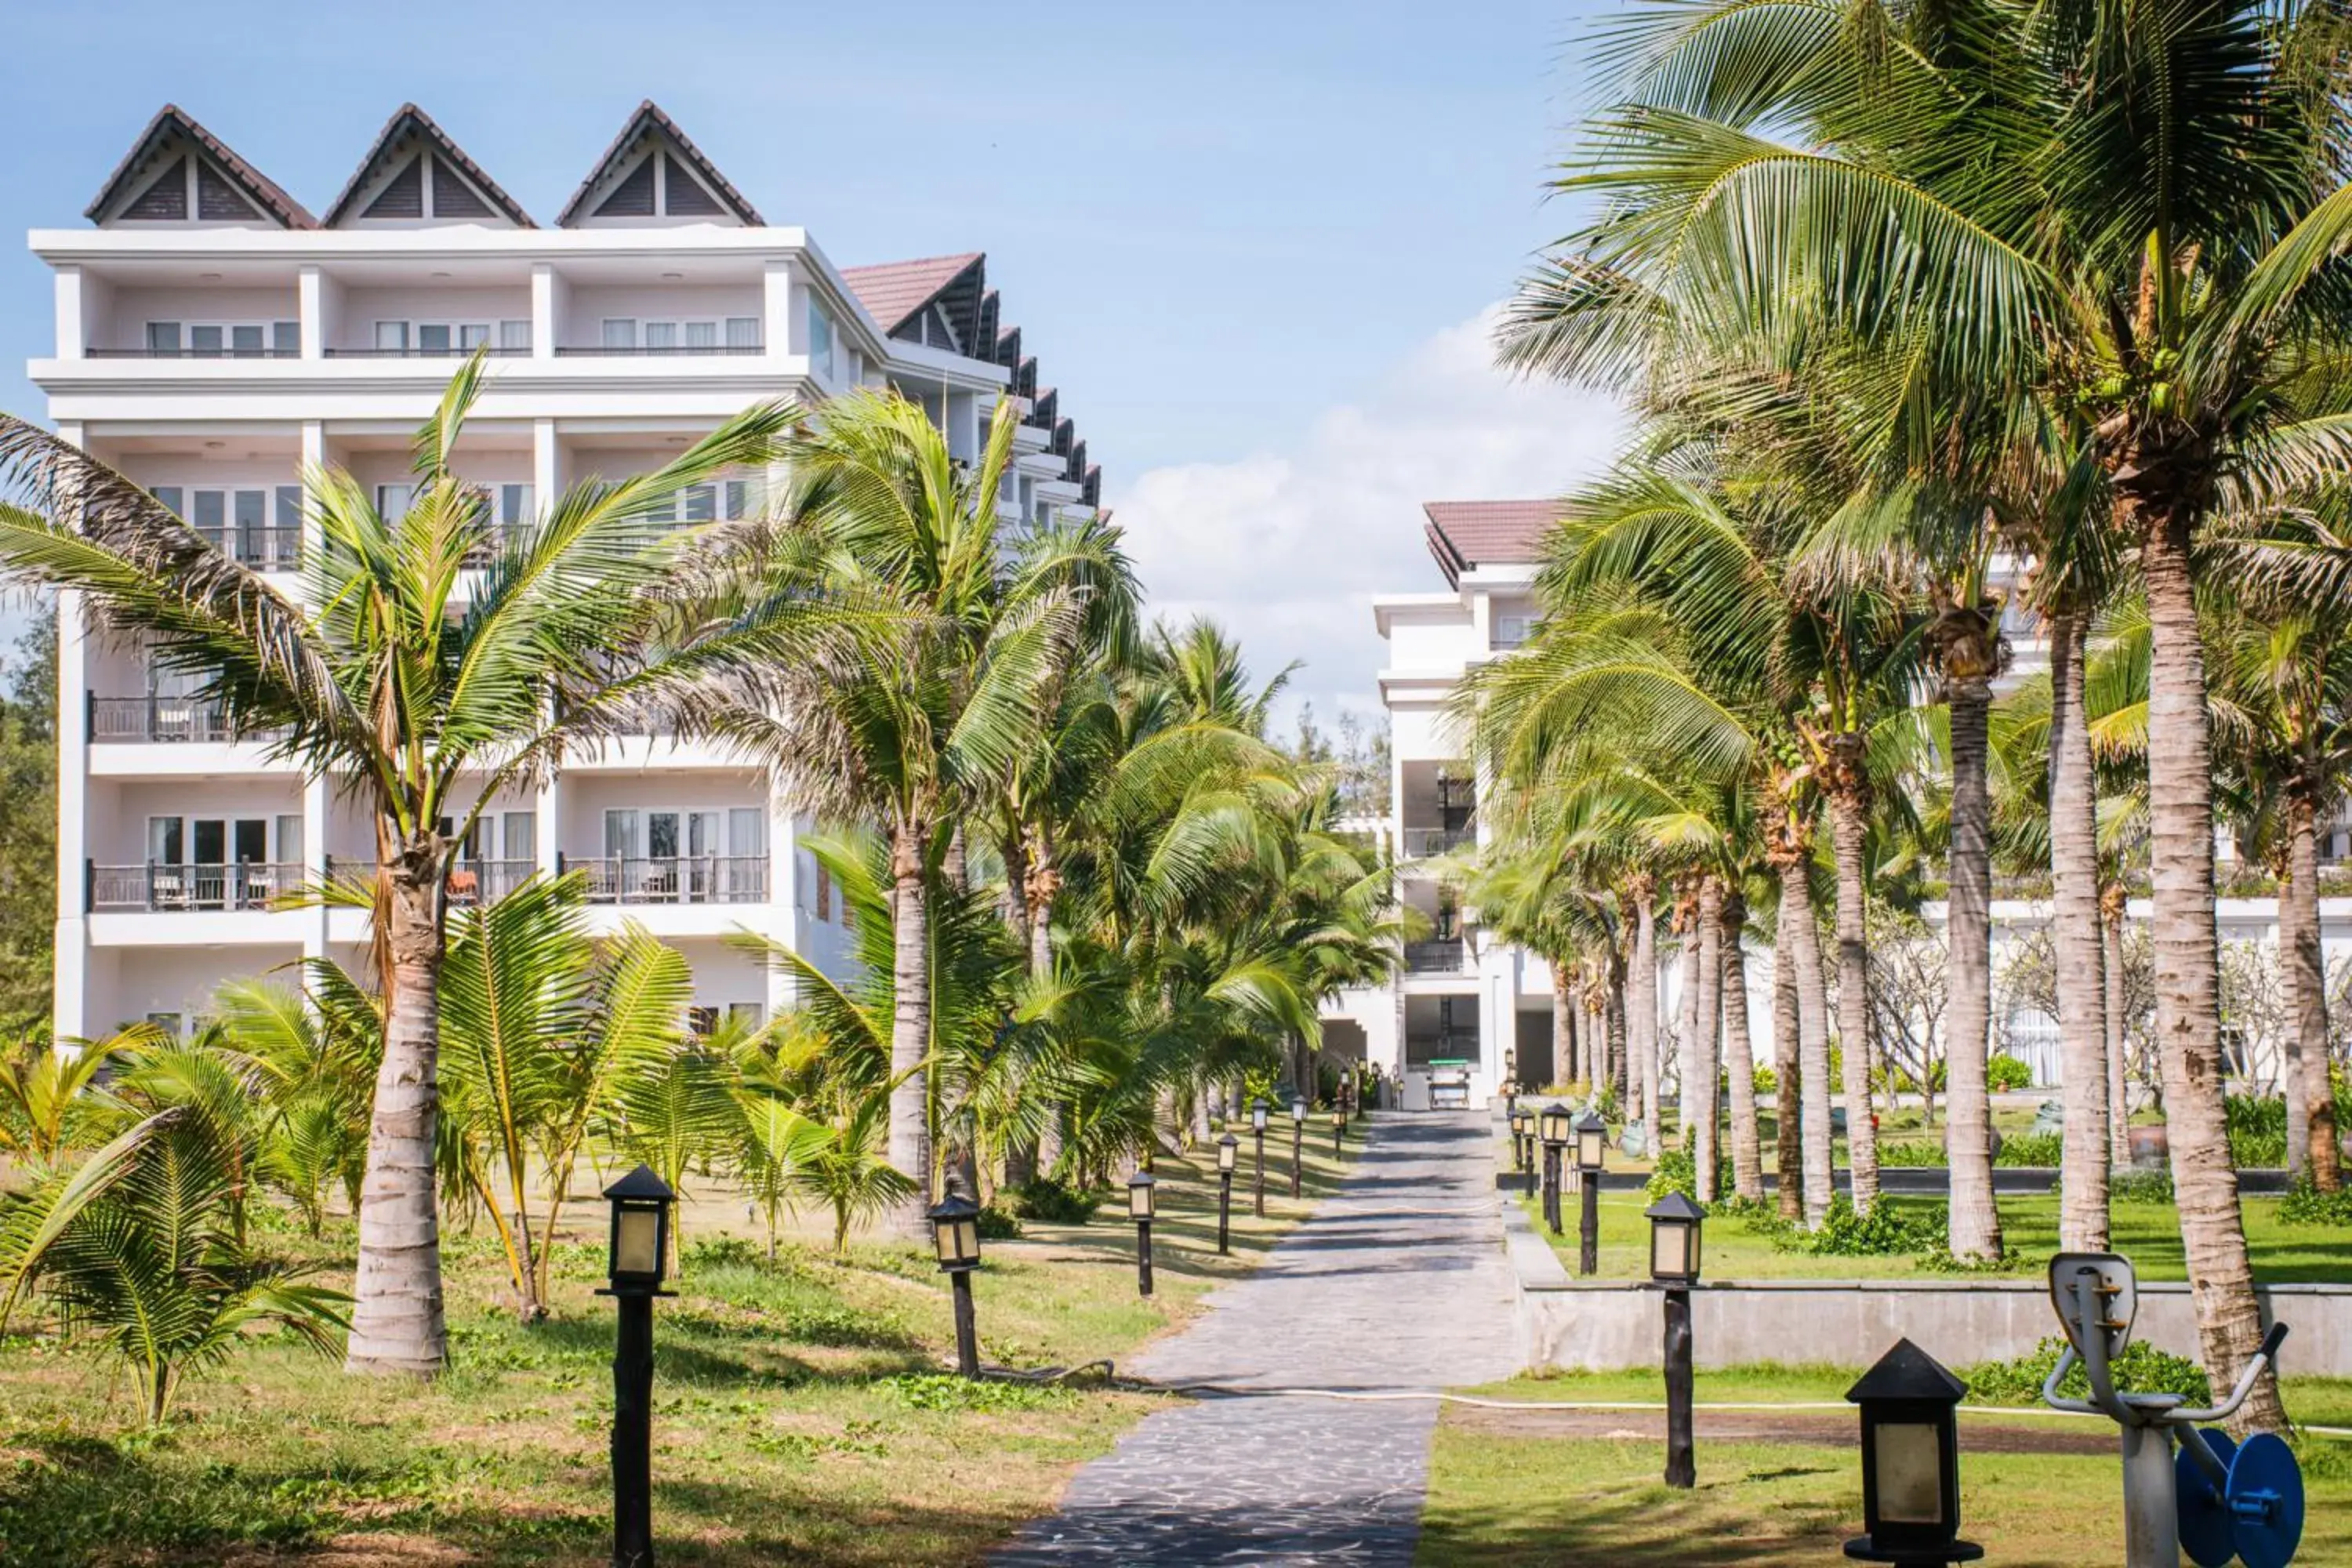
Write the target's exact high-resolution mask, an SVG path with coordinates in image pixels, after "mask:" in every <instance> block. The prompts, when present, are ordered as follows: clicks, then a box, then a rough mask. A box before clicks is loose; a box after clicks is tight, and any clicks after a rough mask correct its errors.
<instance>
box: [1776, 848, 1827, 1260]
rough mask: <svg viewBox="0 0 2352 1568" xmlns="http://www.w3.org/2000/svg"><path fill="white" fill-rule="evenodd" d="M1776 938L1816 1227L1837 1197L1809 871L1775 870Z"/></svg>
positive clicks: (1810, 1220)
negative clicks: (1793, 1020)
mask: <svg viewBox="0 0 2352 1568" xmlns="http://www.w3.org/2000/svg"><path fill="white" fill-rule="evenodd" d="M1780 940H1781V941H1783V942H1787V943H1788V944H1789V948H1790V953H1789V956H1790V960H1791V966H1792V967H1793V968H1794V969H1795V970H1796V974H1797V1042H1798V1090H1799V1095H1800V1099H1801V1109H1802V1111H1803V1116H1802V1125H1801V1130H1800V1135H1801V1137H1802V1139H1803V1141H1804V1171H1805V1223H1806V1224H1807V1225H1809V1226H1814V1227H1816V1228H1818V1227H1819V1226H1820V1225H1821V1223H1822V1219H1823V1218H1824V1217H1825V1216H1826V1215H1828V1214H1829V1212H1830V1200H1831V1199H1832V1197H1834V1196H1835V1195H1836V1194H1837V1167H1836V1152H1837V1150H1836V1140H1835V1138H1834V1136H1833V1133H1832V1128H1831V1126H1830V1099H1831V1089H1830V995H1829V987H1828V985H1827V984H1826V983H1825V982H1824V981H1823V979H1822V943H1821V927H1820V925H1819V923H1818V922H1817V921H1816V919H1815V917H1814V914H1813V889H1812V882H1811V868H1810V867H1808V866H1806V865H1805V864H1803V863H1802V862H1797V863H1794V864H1784V865H1783V866H1781V868H1780Z"/></svg>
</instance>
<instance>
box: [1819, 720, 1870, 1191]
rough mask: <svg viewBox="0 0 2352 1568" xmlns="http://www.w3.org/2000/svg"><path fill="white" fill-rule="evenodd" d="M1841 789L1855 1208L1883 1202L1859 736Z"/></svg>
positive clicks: (1841, 967)
mask: <svg viewBox="0 0 2352 1568" xmlns="http://www.w3.org/2000/svg"><path fill="white" fill-rule="evenodd" d="M1838 740H1839V741H1840V742H1851V745H1849V746H1843V747H1842V748H1841V750H1843V751H1851V752H1854V753H1856V754H1855V755H1853V756H1851V757H1847V758H1845V759H1844V765H1843V768H1842V769H1841V773H1842V774H1843V777H1842V778H1841V780H1840V786H1841V787H1839V788H1836V789H1833V790H1832V791H1831V792H1830V851H1831V854H1832V856H1833V857H1834V858H1835V859H1836V862H1837V944H1838V1000H1837V1021H1838V1047H1839V1049H1840V1051H1841V1052H1842V1053H1843V1057H1844V1067H1845V1071H1844V1073H1843V1078H1844V1079H1845V1082H1844V1090H1845V1140H1846V1164H1847V1167H1848V1169H1849V1170H1850V1171H1851V1172H1852V1179H1853V1206H1854V1208H1855V1209H1856V1210H1858V1211H1860V1212H1862V1213H1864V1214H1867V1213H1869V1212H1870V1209H1871V1206H1872V1205H1874V1204H1876V1203H1877V1202H1878V1130H1877V1128H1876V1126H1875V1125H1874V1122H1875V1120H1876V1119H1875V1117H1874V1115H1873V1113H1872V1110H1871V1105H1870V1068H1871V1062H1872V1059H1873V1058H1872V1056H1871V1050H1870V931H1869V922H1868V919H1867V916H1866V914H1865V910H1864V900H1863V885H1862V871H1863V856H1864V850H1865V844H1866V840H1867V837H1868V833H1869V824H1868V822H1867V820H1866V817H1867V807H1866V804H1865V802H1864V795H1863V788H1864V786H1863V785H1862V784H1861V782H1860V781H1861V773H1862V760H1861V757H1860V755H1859V754H1858V753H1859V752H1860V751H1861V748H1862V741H1861V737H1860V736H1845V735H1841V736H1839V737H1838Z"/></svg>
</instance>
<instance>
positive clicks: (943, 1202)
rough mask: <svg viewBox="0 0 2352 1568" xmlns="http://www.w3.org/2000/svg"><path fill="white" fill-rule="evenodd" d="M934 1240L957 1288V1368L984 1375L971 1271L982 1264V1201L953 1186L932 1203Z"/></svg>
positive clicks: (944, 1269)
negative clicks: (972, 1296)
mask: <svg viewBox="0 0 2352 1568" xmlns="http://www.w3.org/2000/svg"><path fill="white" fill-rule="evenodd" d="M930 1221H931V1241H932V1243H933V1244H934V1245H935V1246H936V1247H938V1248H939V1253H940V1271H941V1272H943V1273H944V1274H946V1275H947V1277H948V1282H949V1284H950V1287H951V1288H952V1289H954V1291H955V1331H956V1371H958V1372H960V1373H962V1374H963V1375H964V1376H966V1377H978V1376H979V1375H980V1329H979V1326H978V1324H976V1323H975V1322H974V1321H973V1320H972V1315H971V1271H972V1270H973V1269H975V1268H979V1267H980V1205H978V1204H976V1203H974V1202H972V1201H971V1198H969V1197H967V1196H965V1195H964V1194H963V1193H962V1192H961V1191H960V1190H958V1189H956V1188H952V1187H950V1189H949V1190H948V1194H947V1196H946V1197H944V1198H941V1199H940V1201H939V1202H938V1203H936V1204H934V1205H931V1209H930Z"/></svg>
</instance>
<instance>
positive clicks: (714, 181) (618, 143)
mask: <svg viewBox="0 0 2352 1568" xmlns="http://www.w3.org/2000/svg"><path fill="white" fill-rule="evenodd" d="M730 219H731V220H732V221H734V222H736V223H738V224H741V225H743V226H746V227H751V228H759V227H763V226H765V225H766V220H765V219H764V218H762V217H761V216H760V215H759V213H758V211H757V210H755V209H754V208H753V207H752V205H751V203H750V202H748V201H745V200H744V199H743V193H742V192H740V191H739V190H737V189H736V188H735V187H734V186H733V185H731V184H729V183H728V181H727V176H726V175H724V174H720V173H719V169H718V166H717V165H716V164H714V163H711V162H710V160H709V159H708V158H706V157H704V156H703V155H702V149H701V148H699V147H697V146H696V145H695V144H694V142H693V141H692V140H691V139H690V138H689V137H688V135H687V133H686V132H683V131H681V130H679V129H678V128H677V121H673V120H672V119H670V117H669V116H668V115H667V114H664V113H663V112H662V111H661V110H660V109H659V108H658V107H657V106H656V104H655V103H654V100H651V99H647V100H645V102H643V103H641V104H639V105H637V111H636V113H635V114H634V115H631V116H630V117H629V122H628V123H627V124H626V125H625V126H623V127H622V128H621V133H620V134H619V135H618V136H616V137H614V139H613V144H612V145H611V146H610V147H607V148H606V149H604V156H603V157H602V158H600V159H598V160H597V161H596V166H595V167H594V168H593V169H591V170H590V171H589V172H588V177H587V178H586V179H584V180H583V181H581V182H580V188H579V189H578V190H576V191H574V192H572V199H571V200H570V201H568V202H566V203H564V204H563V212H562V216H560V217H558V218H557V219H556V220H555V222H556V226H557V227H559V228H578V227H580V226H582V225H583V224H632V225H639V226H643V225H647V224H661V223H711V222H719V223H724V222H727V221H729V220H730Z"/></svg>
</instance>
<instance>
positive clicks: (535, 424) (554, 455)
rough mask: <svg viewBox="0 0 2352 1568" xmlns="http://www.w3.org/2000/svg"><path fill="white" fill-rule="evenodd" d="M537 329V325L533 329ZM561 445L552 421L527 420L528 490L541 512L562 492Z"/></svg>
mask: <svg viewBox="0 0 2352 1568" xmlns="http://www.w3.org/2000/svg"><path fill="white" fill-rule="evenodd" d="M533 330H534V331H536V330H537V329H533ZM561 470H562V448H561V447H559V446H558V445H557V443H556V439H555V421H554V420H552V419H534V420H532V421H531V422H530V486H531V489H530V493H531V495H532V497H533V498H534V504H536V505H537V507H538V508H539V510H540V512H541V515H542V516H543V515H545V514H546V512H547V511H548V510H549V509H551V508H552V507H553V506H554V505H555V498H556V497H557V496H558V495H559V494H561V493H562V489H563V475H562V471H561Z"/></svg>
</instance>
